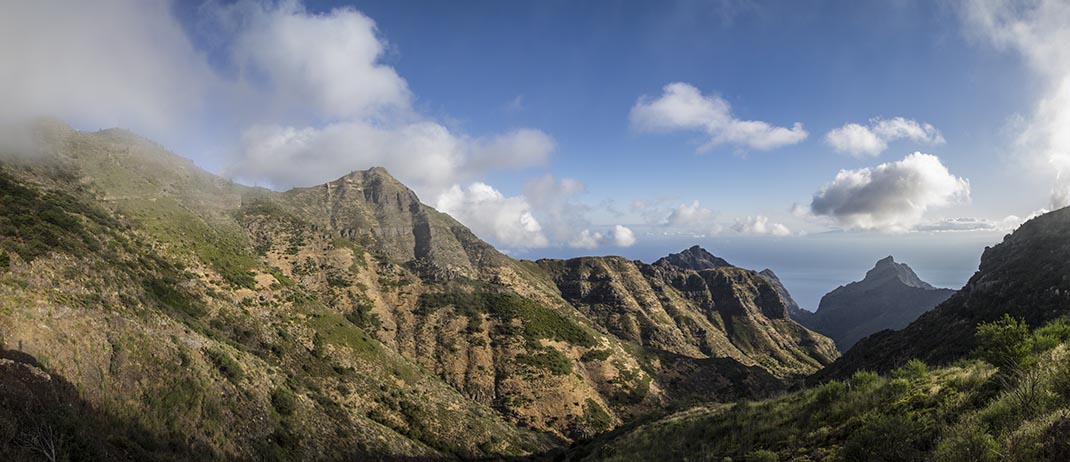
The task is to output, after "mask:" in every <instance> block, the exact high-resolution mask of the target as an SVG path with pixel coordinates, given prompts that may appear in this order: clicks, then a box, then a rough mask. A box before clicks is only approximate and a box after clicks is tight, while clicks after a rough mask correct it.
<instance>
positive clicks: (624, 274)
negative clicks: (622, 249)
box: [538, 247, 836, 377]
mask: <svg viewBox="0 0 1070 462" xmlns="http://www.w3.org/2000/svg"><path fill="white" fill-rule="evenodd" d="M538 264H539V266H540V267H542V268H543V269H545V270H546V271H547V272H549V273H550V275H551V277H552V279H553V280H554V282H556V284H557V286H558V287H559V288H560V290H561V295H562V297H564V298H565V300H567V301H569V303H571V304H573V305H574V306H576V307H577V308H579V309H580V311H582V312H583V313H584V315H586V316H587V317H589V318H590V319H591V320H592V321H593V322H594V323H595V325H596V326H598V327H599V328H601V329H604V330H605V331H606V332H608V333H611V334H613V335H615V336H617V337H619V338H622V339H624V340H627V341H630V342H635V343H637V344H640V345H643V346H646V347H648V348H652V349H656V350H663V351H668V352H672V353H674V354H677V355H681V356H686V357H691V358H730V359H733V360H735V361H738V362H739V363H740V364H743V365H746V366H757V367H760V368H763V369H765V370H766V371H768V372H769V373H771V374H773V375H776V376H780V377H785V376H791V375H805V374H807V373H809V372H811V371H813V370H815V369H816V368H818V367H821V366H822V365H823V364H827V363H828V362H830V361H831V360H832V359H833V358H835V357H836V352H835V350H834V348H833V346H832V345H831V342H829V341H828V340H827V339H825V338H824V337H822V336H820V335H815V334H814V333H812V332H810V331H808V330H807V329H805V328H804V327H802V326H800V325H799V324H797V323H796V322H794V321H792V320H791V319H790V318H789V316H788V311H787V306H786V304H785V301H784V299H783V298H782V297H781V296H780V294H779V292H778V291H777V289H776V288H775V287H774V286H773V285H772V284H770V283H769V282H768V281H766V280H765V279H763V278H762V277H761V276H759V275H758V273H756V272H754V271H751V270H746V269H743V268H737V267H734V266H731V265H727V263H726V262H724V260H722V259H720V258H717V257H715V256H713V255H712V254H710V253H709V252H707V251H705V250H703V249H701V248H699V247H692V248H690V249H687V250H685V251H684V252H682V253H680V254H675V255H670V256H668V257H665V258H662V259H660V260H658V261H657V262H655V263H654V264H652V265H649V264H644V263H642V262H638V261H628V260H625V259H623V258H620V257H585V258H575V259H570V260H563V261H562V260H539V261H538Z"/></svg>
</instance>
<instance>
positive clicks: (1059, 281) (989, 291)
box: [815, 208, 1070, 380]
mask: <svg viewBox="0 0 1070 462" xmlns="http://www.w3.org/2000/svg"><path fill="white" fill-rule="evenodd" d="M1068 309H1070V208H1064V209H1061V210H1057V211H1054V212H1050V213H1047V214H1044V215H1041V216H1039V217H1037V218H1034V219H1032V220H1030V221H1028V222H1027V223H1025V224H1023V225H1022V226H1021V227H1020V228H1018V230H1016V231H1014V233H1012V234H1010V235H1008V236H1007V237H1005V238H1004V239H1003V242H1002V243H1000V244H998V245H996V246H994V247H991V248H986V249H985V251H984V253H983V254H982V255H981V264H980V267H979V268H978V271H977V272H976V273H975V274H974V275H973V277H971V278H970V280H969V281H968V282H967V283H966V285H965V286H964V287H963V288H962V289H961V290H960V291H959V292H958V293H956V294H955V295H953V296H952V297H951V298H950V299H948V300H947V301H946V302H944V303H942V304H941V305H939V306H937V307H936V308H935V309H933V310H931V311H929V312H927V313H925V314H923V315H922V316H921V317H919V318H918V319H917V320H916V321H914V322H912V323H910V325H909V326H907V327H906V328H905V329H903V330H900V331H882V332H878V333H876V334H874V335H872V336H870V337H869V338H867V339H864V340H862V341H860V342H858V343H857V344H856V345H855V346H854V347H853V348H851V349H850V350H849V351H848V352H847V353H845V354H844V356H843V357H842V358H840V359H839V360H837V361H836V362H835V363H834V364H832V365H831V366H829V367H828V368H827V369H825V370H823V371H821V372H820V373H819V374H818V375H817V376H816V377H815V380H820V379H827V378H830V377H845V376H848V375H850V374H851V373H853V372H854V371H856V370H859V369H870V370H881V371H883V370H890V369H893V368H895V367H897V366H898V365H901V364H904V363H905V362H906V361H907V360H909V359H910V358H920V359H922V360H924V361H926V362H930V363H946V362H949V361H953V360H955V359H958V358H962V357H964V356H966V355H968V354H969V352H970V351H972V350H973V348H974V345H975V343H974V338H973V332H974V329H975V327H976V326H977V324H978V323H980V322H989V321H993V320H995V319H998V318H999V317H1001V316H1003V314H1005V313H1008V314H1010V315H1012V316H1015V317H1019V318H1022V319H1025V321H1026V322H1027V323H1029V325H1031V326H1038V325H1041V324H1043V323H1045V322H1047V321H1050V320H1053V319H1055V318H1058V317H1060V316H1064V315H1066V314H1068V313H1070V311H1068Z"/></svg>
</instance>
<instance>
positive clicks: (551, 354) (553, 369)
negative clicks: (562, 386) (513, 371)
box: [516, 348, 572, 375]
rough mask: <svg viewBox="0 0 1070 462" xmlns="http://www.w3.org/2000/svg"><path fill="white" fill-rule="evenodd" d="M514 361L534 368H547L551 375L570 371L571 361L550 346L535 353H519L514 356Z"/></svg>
mask: <svg viewBox="0 0 1070 462" xmlns="http://www.w3.org/2000/svg"><path fill="white" fill-rule="evenodd" d="M516 362H518V363H520V364H524V365H527V366H531V367H534V368H536V369H544V370H548V371H550V373H551V374H553V375H565V374H568V373H569V372H572V363H570V362H569V361H568V358H566V357H565V355H564V354H562V353H561V352H560V351H557V350H554V349H552V348H550V349H546V350H545V351H542V352H539V353H535V354H522V355H519V356H517V357H516Z"/></svg>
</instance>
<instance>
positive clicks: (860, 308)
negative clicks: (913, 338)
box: [796, 256, 955, 351]
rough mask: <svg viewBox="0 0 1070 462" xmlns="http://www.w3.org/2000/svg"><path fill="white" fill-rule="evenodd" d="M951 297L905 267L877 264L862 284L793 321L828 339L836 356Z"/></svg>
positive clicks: (826, 299) (888, 260)
mask: <svg viewBox="0 0 1070 462" xmlns="http://www.w3.org/2000/svg"><path fill="white" fill-rule="evenodd" d="M954 294H955V291H954V290H951V289H938V288H936V287H933V286H932V285H930V284H929V283H927V282H925V281H922V280H921V278H919V277H918V275H917V274H915V273H914V270H912V269H911V268H910V267H909V266H907V264H906V263H897V262H896V261H895V260H894V259H893V258H892V257H890V256H889V257H886V258H883V259H881V260H880V261H878V262H877V263H876V264H875V265H874V266H873V269H871V270H869V271H868V272H866V277H865V278H863V279H862V280H861V281H857V282H852V283H850V284H847V285H845V286H840V287H838V288H836V289H835V290H833V291H832V292H829V293H827V294H825V296H824V297H821V303H820V304H819V305H818V308H817V311H816V312H815V313H813V314H812V315H810V314H805V315H803V316H802V317H800V318H798V319H796V320H797V321H799V322H800V323H802V324H803V325H805V326H806V327H809V328H810V329H813V330H815V331H817V332H821V333H822V334H824V335H827V336H829V338H831V339H832V340H833V341H835V342H836V347H837V348H839V349H840V351H847V350H849V349H850V348H851V346H853V345H854V344H855V343H856V342H858V341H859V340H861V339H863V338H865V337H867V336H869V335H870V334H873V333H875V332H878V331H881V330H885V329H890V330H897V329H902V328H904V327H906V326H907V324H910V322H911V321H914V320H915V319H917V318H918V316H921V315H922V313H925V312H926V311H929V310H931V309H932V308H933V307H935V306H936V305H939V304H940V303H942V302H943V301H944V300H947V299H948V298H949V297H951V296H952V295H954Z"/></svg>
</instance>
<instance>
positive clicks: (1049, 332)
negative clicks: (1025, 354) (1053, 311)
mask: <svg viewBox="0 0 1070 462" xmlns="http://www.w3.org/2000/svg"><path fill="white" fill-rule="evenodd" d="M1067 341H1070V319H1067V318H1059V319H1056V320H1054V321H1052V322H1049V323H1047V324H1045V325H1043V326H1041V327H1039V328H1037V330H1035V331H1033V342H1034V344H1033V350H1034V351H1036V352H1043V351H1048V350H1051V349H1052V348H1055V347H1057V346H1059V344H1061V343H1065V342H1067Z"/></svg>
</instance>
